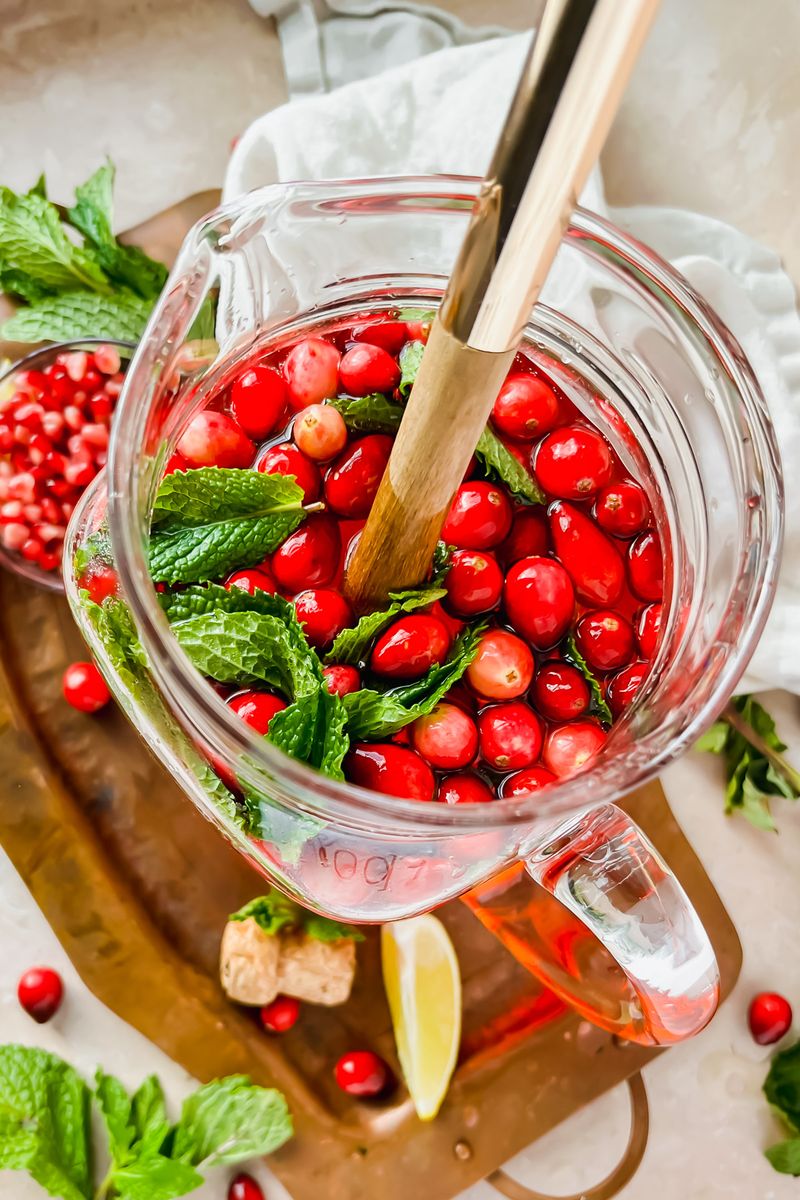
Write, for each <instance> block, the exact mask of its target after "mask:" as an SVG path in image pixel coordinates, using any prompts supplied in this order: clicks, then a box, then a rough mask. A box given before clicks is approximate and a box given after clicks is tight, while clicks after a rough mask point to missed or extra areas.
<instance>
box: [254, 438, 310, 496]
mask: <svg viewBox="0 0 800 1200" xmlns="http://www.w3.org/2000/svg"><path fill="white" fill-rule="evenodd" d="M258 469H259V471H263V472H264V473H265V474H266V475H294V478H295V480H296V482H297V486H298V487H299V488H301V489H302V492H303V502H304V503H305V504H312V503H313V502H314V501H315V500H317V499H319V494H320V492H321V491H322V476H321V475H320V473H319V470H318V468H317V467H316V466H315V464H314V463H312V462H311V460H310V459H308V458H306V456H305V454H303V453H302V452H301V451H300V450H298V449H297V446H293V445H292V443H291V442H281V443H280V444H279V445H277V446H270V448H269V450H268V451H267V452H266V454H265V455H264V457H263V458H262V459H260V460H259V462H258Z"/></svg>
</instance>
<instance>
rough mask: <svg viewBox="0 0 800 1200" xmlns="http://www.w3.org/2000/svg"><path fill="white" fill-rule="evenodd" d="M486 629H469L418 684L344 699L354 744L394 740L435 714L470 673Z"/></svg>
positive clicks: (365, 692)
mask: <svg viewBox="0 0 800 1200" xmlns="http://www.w3.org/2000/svg"><path fill="white" fill-rule="evenodd" d="M485 629H486V626H485V625H475V626H472V627H470V628H467V629H465V630H464V631H463V633H461V634H460V635H459V637H458V638H457V640H456V642H455V645H454V646H453V649H452V650H451V652H450V656H449V658H448V659H447V660H446V661H445V662H444V663H441V664H439V665H438V666H435V667H431V668H430V670H429V671H428V672H427V673H426V674H425V675H423V677H422V679H419V680H417V681H416V683H410V684H406V685H405V686H404V687H399V688H393V689H392V690H391V691H388V692H377V691H373V690H371V689H370V688H362V689H361V691H358V692H351V693H350V694H349V695H348V696H345V697H344V700H343V703H344V706H345V709H346V712H347V728H348V732H349V734H350V737H351V739H353V740H354V741H363V740H365V739H367V740H379V739H381V738H384V737H390V736H391V735H392V734H393V733H397V732H398V730H400V729H403V728H404V726H406V725H409V724H410V723H411V722H412V721H416V720H417V718H418V717H424V716H426V715H427V714H428V713H429V712H431V711H432V710H433V709H434V708H435V707H436V705H437V704H438V703H439V701H440V700H441V699H442V697H443V696H444V695H445V694H446V693H447V692H449V690H450V688H451V687H452V686H453V684H454V683H457V682H458V680H459V679H460V678H461V676H462V675H463V674H464V672H465V671H466V669H467V667H468V666H469V664H470V663H471V662H472V660H473V658H474V657H475V655H476V654H477V652H478V646H479V644H480V639H481V636H482V635H483V633H484V632H485Z"/></svg>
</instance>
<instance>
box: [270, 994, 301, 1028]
mask: <svg viewBox="0 0 800 1200" xmlns="http://www.w3.org/2000/svg"><path fill="white" fill-rule="evenodd" d="M260 1016H261V1024H262V1025H263V1026H264V1028H265V1029H266V1031H267V1033H288V1032H289V1030H290V1029H291V1028H292V1026H293V1025H296V1024H297V1018H298V1017H299V1016H300V1001H299V1000H296V999H295V997H294V996H277V997H276V998H275V999H274V1000H273V1001H272V1003H271V1004H266V1005H265V1006H264V1007H263V1008H262V1009H261V1013H260Z"/></svg>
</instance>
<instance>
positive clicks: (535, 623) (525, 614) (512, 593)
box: [503, 558, 575, 650]
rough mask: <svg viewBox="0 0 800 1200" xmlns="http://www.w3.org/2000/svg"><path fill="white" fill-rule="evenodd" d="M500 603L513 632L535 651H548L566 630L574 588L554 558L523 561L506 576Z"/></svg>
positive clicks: (525, 559)
mask: <svg viewBox="0 0 800 1200" xmlns="http://www.w3.org/2000/svg"><path fill="white" fill-rule="evenodd" d="M503 603H504V605H505V610H506V613H507V615H508V619H509V621H510V622H511V624H512V625H513V626H514V628H515V629H516V630H517V632H518V633H521V634H522V636H523V637H524V638H525V639H526V641H528V642H530V644H531V645H532V646H534V647H535V648H536V649H537V650H549V649H550V647H551V646H554V645H555V644H556V642H558V641H560V640H561V638H562V637H563V636H564V634H565V633H566V632H567V630H568V629H569V626H570V622H571V621H572V616H573V613H574V612H575V589H574V588H573V586H572V581H571V579H570V577H569V575H568V574H567V572H566V571H565V570H564V568H563V567H562V566H561V564H560V563H558V562H556V561H555V559H553V558H523V559H520V561H519V562H518V563H515V564H514V566H513V567H512V568H511V570H510V571H509V572H508V575H507V576H506V582H505V587H504V589H503Z"/></svg>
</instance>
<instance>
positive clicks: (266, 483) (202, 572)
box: [150, 467, 306, 583]
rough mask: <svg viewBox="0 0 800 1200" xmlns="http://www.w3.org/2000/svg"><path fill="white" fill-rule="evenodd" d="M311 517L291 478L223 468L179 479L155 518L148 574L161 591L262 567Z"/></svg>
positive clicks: (178, 474) (171, 480) (167, 484)
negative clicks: (235, 570) (257, 565)
mask: <svg viewBox="0 0 800 1200" xmlns="http://www.w3.org/2000/svg"><path fill="white" fill-rule="evenodd" d="M305 516H306V513H305V510H304V508H303V492H302V489H301V488H299V487H298V486H297V484H296V483H295V482H294V479H293V477H291V476H288V477H287V476H284V475H268V474H265V473H264V472H262V471H250V470H238V469H236V468H225V467H200V468H198V469H196V470H193V471H175V472H173V473H172V474H171V475H168V476H167V477H166V479H165V480H164V481H163V483H162V485H161V488H160V489H159V493H158V496H157V498H156V503H155V507H154V510H153V531H152V533H151V536H150V571H151V574H152V576H153V578H154V579H155V580H157V581H158V582H162V583H200V582H202V581H203V580H208V579H213V578H215V577H218V576H220V575H224V574H226V573H227V572H228V571H229V570H232V569H233V568H234V567H248V566H253V565H254V564H255V563H257V562H260V561H261V560H262V559H263V558H264V556H265V555H266V554H269V553H270V552H271V551H272V550H275V549H276V548H277V547H278V546H279V545H280V544H281V542H282V541H284V539H285V538H287V537H288V536H289V534H290V533H292V532H293V531H294V530H295V529H296V528H297V526H298V525H299V524H300V523H301V522H302V521H303V520H304V518H305Z"/></svg>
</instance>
